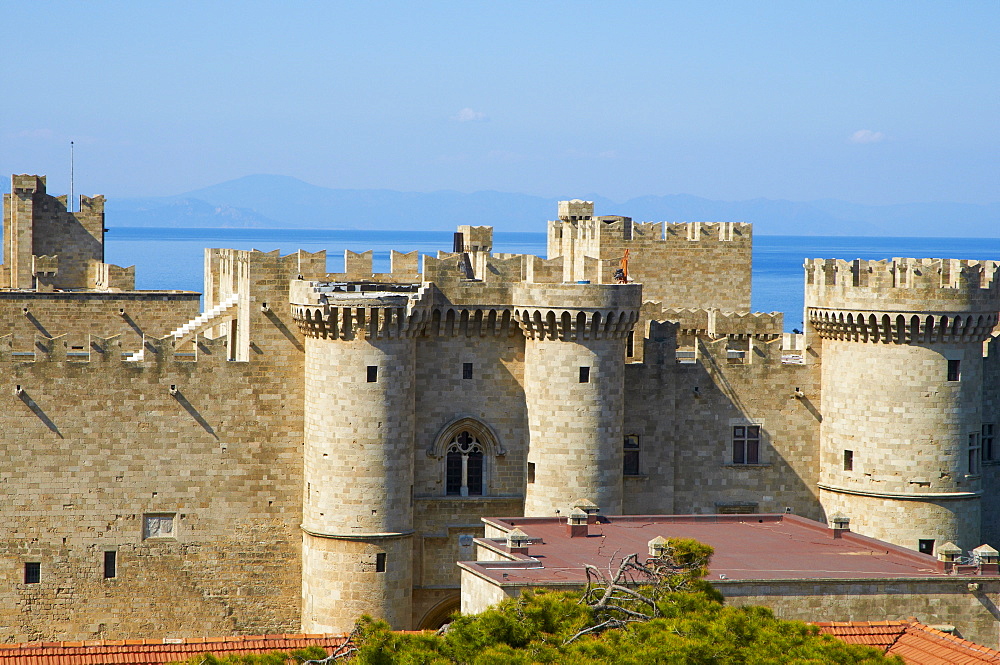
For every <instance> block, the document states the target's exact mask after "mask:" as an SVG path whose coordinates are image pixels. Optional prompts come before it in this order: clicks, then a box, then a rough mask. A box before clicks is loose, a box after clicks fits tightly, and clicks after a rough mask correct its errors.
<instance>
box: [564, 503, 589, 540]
mask: <svg viewBox="0 0 1000 665" xmlns="http://www.w3.org/2000/svg"><path fill="white" fill-rule="evenodd" d="M587 519H588V515H587V513H585V512H583V511H582V510H580V509H579V508H574V509H573V512H571V513H570V514H569V517H567V518H566V533H567V535H569V537H570V538H586V537H587V536H588V535H589V529H588V527H587Z"/></svg>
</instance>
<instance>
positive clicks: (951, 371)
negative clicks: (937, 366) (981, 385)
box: [948, 360, 962, 381]
mask: <svg viewBox="0 0 1000 665" xmlns="http://www.w3.org/2000/svg"><path fill="white" fill-rule="evenodd" d="M961 365H962V361H961V360H949V361H948V380H949V381H958V380H959V379H961V378H962V370H961Z"/></svg>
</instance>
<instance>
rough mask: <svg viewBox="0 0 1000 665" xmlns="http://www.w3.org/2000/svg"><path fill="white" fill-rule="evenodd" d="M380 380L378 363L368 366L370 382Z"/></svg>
mask: <svg viewBox="0 0 1000 665" xmlns="http://www.w3.org/2000/svg"><path fill="white" fill-rule="evenodd" d="M377 382H378V365H369V366H368V383H377Z"/></svg>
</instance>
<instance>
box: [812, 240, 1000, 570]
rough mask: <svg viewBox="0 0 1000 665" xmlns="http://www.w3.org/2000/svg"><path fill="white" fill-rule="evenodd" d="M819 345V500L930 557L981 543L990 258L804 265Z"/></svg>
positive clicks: (866, 530) (856, 524) (992, 319)
mask: <svg viewBox="0 0 1000 665" xmlns="http://www.w3.org/2000/svg"><path fill="white" fill-rule="evenodd" d="M805 269H806V317H807V319H808V322H809V325H810V328H811V330H810V333H811V334H813V335H818V337H819V338H820V341H819V343H818V344H817V343H814V346H819V345H821V347H822V352H821V353H822V370H821V371H822V400H821V412H822V418H823V420H822V424H821V430H820V482H819V496H820V500H821V503H822V505H823V508H824V510H825V511H826V513H827V515H833V514H835V513H842V514H843V515H844V516H846V517H847V518H849V519H850V524H851V528H852V529H853V530H856V531H858V532H860V533H862V534H864V535H867V536H871V537H874V538H879V539H882V540H886V541H889V542H892V543H896V544H899V545H902V546H905V547H910V548H913V549H920V550H922V551H924V552H927V553H933V551H934V550H935V548H936V547H937V546H940V545H942V544H944V543H945V542H947V541H951V542H954V543H957V544H958V545H959V546H960V547H962V548H963V549H966V550H968V549H972V548H973V547H976V546H977V545H979V544H980V540H979V538H980V535H979V533H980V496H981V494H982V483H981V475H980V474H981V464H982V460H981V438H980V437H981V432H982V414H981V409H982V401H983V376H982V371H983V342H984V340H985V339H986V338H987V337H988V336H989V334H990V332H991V331H992V330H993V328H994V327H995V326H996V324H997V311H998V309H1000V280H998V275H997V263H996V262H991V261H986V262H976V261H959V260H942V259H899V258H896V259H892V260H891V261H861V260H857V261H853V262H847V261H841V260H818V259H817V260H810V261H808V262H807V263H806V264H805Z"/></svg>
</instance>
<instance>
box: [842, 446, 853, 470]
mask: <svg viewBox="0 0 1000 665" xmlns="http://www.w3.org/2000/svg"><path fill="white" fill-rule="evenodd" d="M844 471H854V451H853V450H845V451H844Z"/></svg>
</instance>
